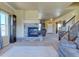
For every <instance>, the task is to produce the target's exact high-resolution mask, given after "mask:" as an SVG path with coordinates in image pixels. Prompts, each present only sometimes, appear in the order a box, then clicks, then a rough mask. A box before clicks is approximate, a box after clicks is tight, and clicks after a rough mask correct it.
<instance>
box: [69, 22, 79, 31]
mask: <svg viewBox="0 0 79 59" xmlns="http://www.w3.org/2000/svg"><path fill="white" fill-rule="evenodd" d="M77 23H79V21H77V22H76V23H74V24H73V25H72V27H71V28H70V30H71V29H72V28H73V27H74V26H75V25H76V24H77Z"/></svg>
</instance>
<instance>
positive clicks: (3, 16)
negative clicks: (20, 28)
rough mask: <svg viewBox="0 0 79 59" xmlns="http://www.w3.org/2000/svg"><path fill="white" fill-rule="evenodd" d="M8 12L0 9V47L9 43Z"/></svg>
mask: <svg viewBox="0 0 79 59" xmlns="http://www.w3.org/2000/svg"><path fill="white" fill-rule="evenodd" d="M8 17H9V15H8V13H6V12H4V11H2V10H1V11H0V48H2V47H3V46H6V45H8V44H9V31H8V30H9V26H8Z"/></svg>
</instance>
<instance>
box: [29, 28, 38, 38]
mask: <svg viewBox="0 0 79 59" xmlns="http://www.w3.org/2000/svg"><path fill="white" fill-rule="evenodd" d="M38 36H39V31H38V27H28V37H38Z"/></svg>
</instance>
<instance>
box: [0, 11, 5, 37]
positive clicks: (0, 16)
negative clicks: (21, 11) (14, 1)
mask: <svg viewBox="0 0 79 59" xmlns="http://www.w3.org/2000/svg"><path fill="white" fill-rule="evenodd" d="M0 18H1V20H0V22H1V23H0V25H1V36H5V32H6V31H5V27H6V26H5V25H6V24H5V20H6V14H5V13H4V12H0Z"/></svg>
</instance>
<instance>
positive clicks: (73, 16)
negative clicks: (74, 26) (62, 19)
mask: <svg viewBox="0 0 79 59" xmlns="http://www.w3.org/2000/svg"><path fill="white" fill-rule="evenodd" d="M73 18H75V16H73V17H72V18H71V19H70V20H68V21H67V22H66V23H65V24H67V23H69V22H70V21H71V20H72V19H73Z"/></svg>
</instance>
